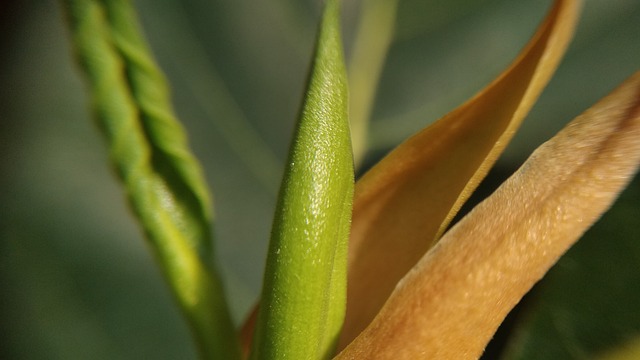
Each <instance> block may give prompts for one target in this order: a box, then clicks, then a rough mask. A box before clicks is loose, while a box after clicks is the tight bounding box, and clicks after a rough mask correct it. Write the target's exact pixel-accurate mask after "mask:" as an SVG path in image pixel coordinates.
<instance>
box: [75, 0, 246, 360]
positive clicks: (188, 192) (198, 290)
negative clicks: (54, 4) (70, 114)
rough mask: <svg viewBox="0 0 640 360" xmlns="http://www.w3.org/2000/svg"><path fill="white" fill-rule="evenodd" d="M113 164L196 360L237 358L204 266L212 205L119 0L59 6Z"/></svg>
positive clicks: (209, 268)
mask: <svg viewBox="0 0 640 360" xmlns="http://www.w3.org/2000/svg"><path fill="white" fill-rule="evenodd" d="M65 9H66V10H67V13H68V18H69V23H70V25H71V29H72V30H71V32H72V35H73V38H74V44H75V46H76V54H77V56H78V58H79V61H80V64H81V65H82V67H83V69H84V70H85V72H86V74H87V77H88V78H89V83H90V87H91V92H92V94H93V98H92V103H93V107H94V109H95V112H96V115H97V118H98V122H99V125H100V127H101V129H102V130H103V131H104V133H105V135H106V138H107V142H108V145H109V150H110V153H111V159H112V162H113V164H114V166H115V168H116V171H117V173H118V175H119V177H120V179H121V180H122V182H123V184H124V187H125V190H126V192H127V195H128V199H129V202H130V204H131V207H132V208H133V211H134V212H135V214H136V216H137V217H138V219H139V220H140V223H141V225H142V227H143V228H144V231H145V234H146V235H147V238H148V240H149V242H150V244H151V247H152V250H153V251H154V253H155V254H156V257H157V258H158V261H159V262H160V265H161V269H162V271H163V273H164V275H165V277H166V279H167V282H168V283H169V285H170V287H171V290H172V291H173V293H174V295H175V297H176V299H177V301H178V303H179V305H180V306H181V308H182V310H183V312H184V313H185V316H186V317H187V319H188V320H189V323H190V325H191V327H192V329H193V332H194V335H195V338H196V340H197V343H198V346H199V349H200V352H201V354H202V355H203V357H204V358H215V357H217V356H223V357H224V358H226V359H233V358H236V357H238V355H239V352H238V347H237V345H235V344H236V340H235V337H234V332H233V326H232V323H231V317H230V315H229V312H228V310H227V305H226V300H225V299H224V294H223V292H222V287H221V284H220V280H219V278H218V275H217V274H216V273H215V270H214V264H211V260H210V256H211V239H210V236H211V234H210V225H211V224H210V222H211V214H210V209H209V207H210V201H209V196H208V193H207V191H206V187H205V185H204V184H205V182H204V179H202V174H201V170H200V168H199V166H198V164H197V162H196V161H195V159H194V158H193V156H192V155H191V154H190V152H189V150H188V149H187V144H186V138H185V135H184V132H183V130H182V127H181V126H180V125H179V123H178V122H177V120H176V119H175V117H174V115H173V111H172V109H171V107H170V103H169V98H168V94H167V87H166V83H165V80H164V78H163V76H162V75H161V73H160V71H159V70H158V69H157V68H156V65H155V64H154V62H153V60H152V59H151V57H150V55H149V54H148V50H147V49H146V46H145V45H144V43H143V42H142V39H141V36H140V35H139V32H138V30H137V29H136V24H137V22H136V20H135V17H134V15H133V11H134V10H133V8H132V7H131V5H130V3H129V2H128V1H126V0H123V1H119V0H116V1H111V0H109V1H105V2H98V1H85V0H79V1H74V0H70V1H67V2H65Z"/></svg>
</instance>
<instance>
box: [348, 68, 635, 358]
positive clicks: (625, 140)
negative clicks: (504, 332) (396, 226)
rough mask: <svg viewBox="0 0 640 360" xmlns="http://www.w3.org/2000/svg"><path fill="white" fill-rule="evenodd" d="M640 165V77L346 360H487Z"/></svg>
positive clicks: (502, 193) (451, 241)
mask: <svg viewBox="0 0 640 360" xmlns="http://www.w3.org/2000/svg"><path fill="white" fill-rule="evenodd" d="M639 164H640V72H639V73H636V74H635V75H634V76H633V77H632V78H631V79H629V80H628V81H627V82H625V83H624V84H623V85H622V86H621V87H619V88H618V89H617V90H616V91H614V92H613V93H612V94H611V95H609V96H608V97H606V98H604V99H603V100H601V101H600V102H599V103H598V104H596V105H595V106H594V107H592V108H591V109H589V110H588V111H586V112H585V113H584V114H583V115H581V116H579V117H578V118H577V119H575V120H574V121H573V122H571V123H570V124H569V125H568V126H567V127H566V128H565V129H564V130H562V131H561V132H560V133H559V134H558V135H557V136H555V137H554V138H553V139H551V140H550V141H549V142H547V143H545V144H544V145H542V146H541V147H540V148H539V149H538V150H536V151H535V152H534V153H533V155H532V156H531V157H530V158H529V160H528V161H527V162H526V163H525V164H524V165H523V166H522V168H521V169H520V170H518V171H517V172H516V173H515V174H514V175H513V176H512V177H511V178H510V179H509V180H507V181H506V182H505V183H504V184H503V185H502V186H501V187H500V188H499V189H498V190H497V191H496V192H495V193H494V194H493V195H492V196H490V197H489V198H488V199H487V200H486V201H484V202H483V203H481V204H480V205H478V206H477V207H476V208H475V209H474V210H473V211H472V212H471V213H470V214H469V215H467V216H466V217H465V218H464V219H463V220H462V221H461V222H460V223H459V224H457V225H456V226H454V227H453V228H452V229H451V230H450V231H449V232H448V233H447V234H446V235H445V236H444V237H443V238H442V240H441V241H440V242H439V243H438V244H437V245H436V246H435V247H434V248H433V249H432V250H431V251H430V252H429V253H427V254H426V255H425V256H424V257H423V258H422V259H421V260H420V262H419V263H418V264H417V265H416V267H415V268H414V269H413V270H412V271H411V272H409V273H408V274H407V276H406V277H405V278H403V280H402V281H401V282H400V283H399V285H398V287H397V288H396V289H395V290H394V292H393V294H392V295H391V296H390V298H389V300H388V301H387V302H386V304H385V305H384V307H383V308H382V310H381V311H380V313H379V314H378V316H377V317H376V318H375V320H374V321H373V322H372V323H371V324H370V325H369V326H368V327H367V329H366V330H365V331H364V332H363V333H362V334H360V336H359V337H358V338H357V339H356V340H355V341H354V342H353V343H352V344H350V345H349V346H348V347H347V348H346V349H345V350H344V351H343V352H342V353H341V354H340V355H339V356H338V357H337V359H394V360H395V359H416V358H421V359H476V358H478V357H479V356H480V355H481V353H482V351H483V349H484V347H485V346H486V343H487V342H488V341H489V339H490V338H491V337H492V335H493V334H494V333H495V330H496V329H497V327H498V326H499V325H500V323H501V322H502V321H503V319H504V317H505V316H506V315H507V313H508V312H509V311H510V310H511V309H512V307H513V306H514V305H515V304H516V303H517V302H518V301H519V300H520V299H521V297H522V296H523V295H524V294H525V293H526V292H527V291H528V290H529V289H530V288H531V287H532V286H533V284H534V283H535V282H537V281H538V280H539V279H540V278H541V277H542V276H543V275H544V274H545V273H546V271H547V270H548V269H549V268H550V267H551V266H552V265H553V264H554V263H555V262H556V261H557V259H558V258H559V257H560V256H561V255H562V254H563V253H564V252H565V251H566V250H567V249H568V248H569V247H570V246H571V245H572V244H573V243H574V242H575V241H576V240H577V239H579V238H580V236H581V235H582V234H583V232H584V231H586V229H587V228H588V227H589V226H590V225H591V224H592V223H593V222H595V221H596V220H597V219H598V218H599V217H600V215H601V214H602V213H603V212H604V211H606V210H607V209H608V208H609V206H610V205H611V203H612V202H613V201H614V199H615V197H616V196H617V194H618V193H619V192H620V191H621V190H622V189H623V188H624V187H625V185H626V184H627V183H628V182H629V181H630V180H631V178H632V177H633V174H634V173H635V172H636V171H637V168H638V165H639ZM603 246H606V243H603Z"/></svg>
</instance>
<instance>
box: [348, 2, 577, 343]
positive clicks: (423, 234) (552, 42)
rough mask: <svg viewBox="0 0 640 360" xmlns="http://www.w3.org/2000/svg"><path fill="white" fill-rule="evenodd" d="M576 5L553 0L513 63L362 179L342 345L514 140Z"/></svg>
mask: <svg viewBox="0 0 640 360" xmlns="http://www.w3.org/2000/svg"><path fill="white" fill-rule="evenodd" d="M579 5H580V3H579V1H576V0H559V1H556V3H555V5H554V7H553V8H552V9H551V11H550V13H549V15H548V16H547V19H546V21H545V22H544V23H543V24H542V25H541V26H540V28H539V29H538V31H537V33H536V34H535V35H534V37H533V39H532V40H531V42H530V43H529V45H528V46H527V47H526V48H525V49H524V50H523V52H522V53H521V55H520V56H519V57H518V59H516V61H515V62H514V63H513V65H512V66H511V67H510V68H509V69H507V70H506V71H505V72H504V73H503V74H502V75H501V76H500V77H498V78H497V79H496V80H495V81H494V82H493V83H491V84H490V85H489V86H488V87H487V88H486V89H484V90H483V91H482V92H480V93H479V94H478V95H476V96H475V97H474V98H472V99H471V100H470V101H469V102H467V103H466V104H464V105H462V106H461V107H459V108H458V109H456V110H454V111H453V112H451V113H450V114H448V115H446V116H445V117H444V118H442V119H441V120H439V121H437V122H436V123H434V124H433V125H431V126H429V127H428V128H426V129H425V130H423V131H421V132H420V133H418V134H417V135H415V136H413V137H412V138H410V139H409V140H407V141H406V142H404V143H403V144H401V145H400V146H399V147H398V148H396V149H395V150H394V151H393V152H392V153H390V154H389V155H388V156H387V157H386V158H384V159H383V160H382V161H381V162H380V163H378V164H377V165H376V166H375V167H374V168H373V169H371V170H370V171H369V172H368V173H367V174H365V176H364V177H363V178H362V179H361V180H360V181H358V183H357V184H356V190H355V200H354V209H353V227H352V235H351V239H350V243H349V280H348V281H349V287H348V296H347V298H348V301H347V315H346V316H347V317H346V321H345V328H344V330H343V334H342V336H341V339H340V346H339V347H340V348H342V347H344V346H346V345H347V344H348V343H349V342H350V341H351V340H352V339H353V338H354V337H355V336H357V334H358V333H360V331H361V330H362V329H364V328H365V327H366V326H367V324H368V323H369V322H370V321H371V320H372V319H373V317H374V316H375V314H376V313H377V312H378V310H379V309H380V308H381V307H382V305H383V304H384V302H385V300H386V299H387V297H388V296H389V294H390V293H391V291H392V290H393V288H394V287H395V285H396V283H397V282H398V280H400V279H401V278H402V277H403V276H404V275H405V274H406V273H407V271H409V269H411V267H413V266H414V265H415V263H416V262H417V261H418V260H419V259H420V257H421V256H422V255H423V254H424V253H425V252H426V251H427V250H428V249H429V248H430V247H431V246H432V245H433V244H434V243H435V241H436V240H437V239H438V237H439V236H440V235H441V234H442V232H443V231H444V229H445V228H446V227H447V226H448V224H449V222H450V221H451V219H452V218H453V216H454V215H455V214H456V212H457V211H458V210H459V208H460V207H461V206H462V203H463V202H464V201H465V200H466V199H467V198H468V197H469V195H470V193H471V192H472V191H473V190H474V189H475V188H476V187H477V185H478V184H479V182H480V181H481V180H482V178H483V177H484V176H485V175H486V173H487V172H488V170H489V168H490V167H491V166H492V165H493V164H494V162H495V161H496V159H497V157H498V156H499V154H500V153H501V152H502V151H503V150H504V148H505V147H506V145H507V143H508V142H509V140H511V138H512V136H513V134H514V133H515V131H516V129H517V128H518V127H519V125H520V123H521V122H522V119H523V118H524V117H525V115H526V114H527V112H528V111H529V110H530V109H531V107H532V106H533V103H534V102H535V100H536V99H537V97H538V96H539V95H540V93H541V91H542V89H543V87H544V86H545V85H546V84H547V82H548V81H549V79H550V77H551V75H552V73H553V72H554V71H555V69H556V67H557V66H558V63H559V61H560V59H561V58H562V56H563V55H564V52H565V49H566V47H567V43H568V42H569V40H570V38H571V36H572V34H573V29H574V26H575V23H576V18H577V14H578V11H579ZM383 264H384V266H383Z"/></svg>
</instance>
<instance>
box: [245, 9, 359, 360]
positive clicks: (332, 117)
mask: <svg viewBox="0 0 640 360" xmlns="http://www.w3.org/2000/svg"><path fill="white" fill-rule="evenodd" d="M339 7H340V3H339V1H337V0H330V1H328V2H327V4H326V8H325V11H324V15H323V18H322V21H321V24H320V30H319V31H320V32H319V35H318V40H317V44H316V53H315V57H314V59H313V65H312V69H311V72H310V76H309V80H308V88H307V93H306V95H305V98H304V101H303V105H302V110H301V113H300V118H299V121H298V124H297V127H296V130H295V134H294V138H293V142H292V145H291V149H290V153H289V159H288V162H287V165H286V170H285V175H284V179H283V183H282V187H281V190H280V196H279V200H278V205H277V209H276V214H275V220H274V225H273V230H272V235H271V242H270V245H269V254H268V257H267V264H266V270H265V277H264V284H263V288H262V297H261V300H260V310H259V314H258V320H257V325H256V329H255V335H254V337H253V339H254V340H253V348H252V353H251V358H252V359H281V358H289V359H321V358H327V357H329V356H331V355H332V353H333V349H334V346H335V343H336V341H337V336H338V334H339V332H340V328H341V327H342V321H343V318H344V309H345V297H346V251H347V250H346V249H347V239H348V236H349V228H350V221H351V204H352V197H353V186H354V175H353V159H352V153H351V140H350V135H349V124H348V116H347V108H348V106H347V81H346V73H345V68H344V62H343V55H342V44H341V40H340V27H339V24H340V11H339V10H340V8H339Z"/></svg>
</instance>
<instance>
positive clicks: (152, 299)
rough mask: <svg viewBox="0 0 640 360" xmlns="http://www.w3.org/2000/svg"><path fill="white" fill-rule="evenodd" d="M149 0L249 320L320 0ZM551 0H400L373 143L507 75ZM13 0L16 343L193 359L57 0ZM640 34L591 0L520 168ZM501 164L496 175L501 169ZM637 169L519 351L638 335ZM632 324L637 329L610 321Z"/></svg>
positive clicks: (505, 336)
mask: <svg viewBox="0 0 640 360" xmlns="http://www.w3.org/2000/svg"><path fill="white" fill-rule="evenodd" d="M135 4H136V6H137V8H138V9H139V14H140V16H141V18H142V21H143V23H144V26H145V31H146V34H147V36H148V38H149V40H150V42H151V45H152V48H153V50H154V52H155V54H156V56H157V58H158V60H159V62H160V65H161V67H162V68H163V69H164V70H165V71H166V72H167V75H168V78H169V80H170V83H171V85H172V92H173V98H174V102H175V105H176V110H177V112H178V114H179V116H180V118H181V119H182V120H183V121H184V122H185V126H186V128H187V132H188V134H189V135H190V140H191V143H192V145H193V148H194V150H195V152H196V154H197V155H198V157H199V159H200V160H201V162H202V164H203V166H204V167H205V171H206V173H207V178H208V179H209V182H210V183H209V185H210V187H211V188H212V191H213V193H214V196H215V200H216V224H217V228H216V231H217V239H219V243H218V252H219V254H218V256H219V259H220V261H221V264H222V266H223V272H224V276H225V285H226V287H227V290H228V294H229V296H230V299H231V300H230V303H231V306H232V308H233V309H232V310H233V313H234V316H235V320H236V321H237V322H239V321H240V320H241V319H242V317H243V316H244V315H245V313H246V311H247V310H248V308H249V307H250V306H251V304H253V302H254V301H255V298H256V297H257V296H258V293H259V289H260V285H261V284H260V282H261V279H262V270H263V268H264V260H265V254H266V247H267V239H268V236H269V230H270V225H271V222H272V213H273V208H274V206H275V194H276V192H277V186H278V182H279V178H280V176H281V172H282V164H283V162H284V158H285V153H286V150H287V146H288V144H289V141H290V136H291V133H292V127H293V124H294V121H295V118H296V113H297V111H298V108H299V104H300V101H301V97H302V91H303V87H304V80H305V77H306V73H307V70H308V65H309V61H310V58H311V51H312V46H313V38H314V32H315V29H316V25H317V21H318V19H319V15H320V6H319V2H317V1H314V0H308V1H293V0H276V1H272V2H264V3H263V2H256V1H252V0H235V1H223V0H217V1H205V0H190V1H178V0H163V1H159V2H153V1H149V0H139V1H136V2H135ZM549 4H550V1H537V0H526V1H517V2H514V1H508V0H483V1H468V0H455V1H447V2H431V1H422V0H403V1H400V3H399V8H398V13H397V15H398V19H397V28H396V36H395V38H394V40H393V41H392V43H391V47H390V53H389V55H388V57H387V61H386V64H385V67H384V70H383V73H382V78H381V83H380V88H379V90H378V91H377V98H376V101H375V106H374V109H373V111H372V123H371V133H370V139H369V141H370V144H371V146H372V151H371V152H370V153H369V155H368V158H367V159H368V162H369V163H371V162H373V161H375V160H376V159H377V158H379V157H380V156H381V155H382V154H384V153H385V152H386V151H388V150H389V149H390V148H391V147H393V146H395V145H397V143H399V142H400V141H402V140H404V139H405V138H406V137H407V136H409V135H410V134H412V133H413V132H414V131H416V130H418V129H420V128H422V127H424V126H425V125H426V124H428V123H429V122H431V121H433V120H435V119H438V118H439V117H440V116H441V115H443V114H445V113H446V112H448V111H449V110H451V109H452V108H454V107H455V106H457V105H458V104H460V103H461V102H463V101H464V100H466V99H467V98H468V97H469V96H471V95H473V94H474V93H475V92H476V91H478V90H479V89H480V88H481V87H482V86H484V85H486V83H488V82H489V81H490V80H491V79H493V78H494V77H495V76H496V75H497V74H498V73H499V72H500V71H501V70H502V69H503V68H504V67H505V66H506V65H507V64H508V63H510V62H511V61H512V60H513V57H514V56H515V55H516V54H517V53H518V51H519V50H520V49H521V47H522V46H524V44H525V43H526V41H527V40H528V38H529V36H530V35H531V34H532V32H533V31H534V29H535V27H536V25H537V24H538V23H539V21H540V20H541V19H542V18H543V17H544V14H545V12H546V9H547V8H548V6H549ZM2 7H3V8H2V9H0V10H1V11H0V14H1V16H2V21H1V22H0V25H1V26H2V30H3V31H2V32H1V33H0V36H1V37H2V40H3V41H2V42H1V43H0V46H2V49H1V51H2V58H1V60H0V61H1V62H0V65H1V67H0V83H1V84H2V85H3V88H2V91H1V92H0V105H1V106H0V119H1V120H2V122H1V124H2V125H1V126H2V128H1V130H0V154H1V157H0V166H1V167H2V170H1V171H2V172H1V174H2V177H1V178H0V185H1V186H2V192H1V193H0V197H1V198H0V201H1V202H0V203H1V204H2V214H0V239H1V240H0V286H1V287H2V288H1V289H0V291H1V295H0V299H1V300H0V301H1V302H0V306H1V307H0V316H1V317H0V329H2V336H1V339H2V340H0V341H2V344H0V357H2V358H20V359H41V358H47V359H85V358H91V359H113V358H118V359H138V358H154V359H176V358H181V359H189V358H195V356H196V353H195V351H194V348H193V345H192V343H191V340H190V339H189V332H188V329H187V327H186V325H185V324H184V323H183V321H182V319H181V318H180V317H179V313H178V310H177V308H176V307H175V306H174V304H173V302H172V299H171V297H170V294H169V292H168V291H167V289H166V287H165V285H164V284H163V283H162V281H161V278H160V274H159V271H158V270H157V268H156V266H155V264H154V263H153V261H152V258H151V255H150V253H149V252H148V249H147V248H146V246H145V245H144V241H143V240H142V234H141V233H140V231H139V230H138V228H137V226H136V225H135V224H134V222H133V220H132V218H131V216H130V213H129V211H128V209H127V207H126V205H125V201H124V197H123V195H122V193H121V191H120V189H119V188H118V186H117V184H116V181H115V179H114V176H113V174H112V173H110V170H109V168H108V166H107V154H106V151H105V150H104V144H103V141H102V139H101V138H100V135H99V133H98V131H97V130H96V129H95V128H94V124H93V123H92V122H91V121H90V120H89V119H90V115H89V110H88V104H87V99H88V98H87V94H85V92H84V91H85V87H84V86H83V84H82V82H81V80H80V77H79V75H78V73H77V70H76V68H75V64H74V63H73V61H72V58H71V54H70V48H69V45H68V34H66V33H65V31H64V27H63V23H62V21H63V17H62V15H61V12H60V9H59V8H58V4H57V3H56V2H53V1H20V2H13V3H11V2H7V3H5V4H3V5H2ZM359 11H360V2H358V1H354V2H345V9H344V13H345V14H344V17H343V22H344V29H345V31H346V33H345V35H346V37H345V47H346V49H345V52H346V56H347V58H348V57H349V56H350V49H351V45H352V39H353V33H354V29H355V28H356V25H357V20H358V14H359ZM638 34H640V2H638V1H636V0H614V1H612V0H586V1H585V6H584V11H583V17H582V19H581V22H580V25H579V27H578V30H577V34H576V38H575V40H574V42H573V44H572V45H571V47H570V49H569V53H568V55H567V57H566V58H565V60H564V61H563V63H562V65H561V66H560V68H559V70H558V72H557V75H556V76H555V77H554V79H553V80H552V81H551V83H550V85H549V86H548V88H547V90H546V91H545V92H544V93H543V95H542V97H541V99H540V101H539V102H538V104H537V105H536V106H535V107H534V109H533V111H532V113H531V115H530V116H529V117H528V119H527V120H526V121H525V123H524V125H523V129H522V130H521V131H520V133H518V135H516V137H515V139H514V141H513V143H512V145H511V146H510V147H509V148H508V150H507V153H506V154H505V156H503V158H502V159H501V160H500V161H499V163H498V167H497V171H496V172H494V173H493V174H497V173H499V172H501V171H502V172H504V173H506V174H508V173H510V172H512V171H513V170H514V169H515V168H516V167H517V166H518V165H519V164H520V163H521V162H522V161H523V160H524V159H525V158H526V156H528V154H529V153H530V152H531V151H532V150H533V149H534V148H535V147H536V146H537V145H539V144H540V143H541V142H543V141H544V140H546V139H547V138H549V137H550V136H551V135H552V134H554V133H555V132H557V131H558V130H559V129H560V128H561V127H562V126H563V125H564V124H565V123H566V122H568V121H569V120H570V119H572V118H573V117H575V116H576V115H578V114H579V113H581V112H582V111H583V110H584V109H586V108H588V107H589V106H590V105H592V104H593V103H595V102H596V101H597V100H598V99H599V98H601V97H602V96H604V95H605V94H606V93H608V92H609V91H610V90H611V89H613V88H614V87H615V85H617V84H619V83H620V82H621V81H622V80H623V79H625V78H626V77H628V76H629V75H630V74H632V73H633V72H635V71H636V70H637V69H638V67H639V66H640V62H639V61H638V59H640V41H638ZM503 169H504V170H503ZM502 179H503V178H502V177H500V176H497V177H495V176H494V177H491V176H490V177H489V179H488V181H487V183H486V184H485V187H486V188H492V187H493V184H492V182H493V183H499V182H500V181H501V180H502ZM638 186H639V184H638V182H637V180H636V181H635V182H634V183H632V185H631V187H630V189H628V190H627V191H626V192H625V193H624V194H623V195H622V198H621V199H620V201H619V202H618V204H617V205H616V206H615V207H614V208H613V210H612V211H611V212H610V213H609V214H607V215H605V217H604V218H603V220H602V221H601V222H600V223H599V224H597V225H596V227H594V229H593V230H592V231H590V232H589V233H588V235H587V236H586V237H585V238H584V239H583V240H581V242H579V243H578V245H577V246H576V247H575V249H573V250H571V251H570V252H569V253H568V254H567V256H566V257H565V258H564V259H562V260H561V262H560V263H559V264H558V266H556V267H555V268H554V270H553V271H552V272H551V273H550V274H549V276H548V278H547V279H545V281H543V282H542V283H541V284H540V286H539V287H538V288H537V289H536V290H535V291H534V293H533V294H532V295H531V296H530V297H529V298H528V299H527V301H526V302H525V304H524V307H523V308H522V310H520V311H518V312H517V313H515V314H514V316H513V317H512V318H511V319H510V320H509V324H511V323H513V324H516V325H515V326H514V327H512V328H508V329H506V330H504V329H503V330H501V332H500V333H499V336H498V337H499V338H500V339H499V340H500V341H501V342H502V343H508V341H509V339H511V337H510V336H509V335H512V334H513V336H514V338H515V342H514V343H513V345H512V346H513V347H515V348H510V351H509V355H508V357H507V358H509V359H534V358H535V359H538V358H545V357H544V355H543V354H541V353H534V352H532V351H531V349H540V348H541V346H540V345H537V343H536V342H535V341H540V340H539V339H540V338H539V337H538V335H536V334H540V333H546V336H547V337H546V338H544V339H545V340H544V341H545V347H544V348H545V349H546V350H548V354H550V355H547V357H546V358H549V359H551V358H558V356H559V357H560V358H579V357H580V356H583V355H585V354H588V355H589V356H591V354H593V353H594V352H595V353H597V354H600V353H603V352H605V351H606V350H607V348H608V347H610V346H612V345H613V344H612V343H611V342H612V341H614V342H617V341H618V340H620V339H621V338H628V339H629V340H631V339H632V338H633V336H634V332H635V334H636V335H637V334H640V320H638V319H639V318H640V315H639V312H640V309H639V308H638V307H637V306H633V304H637V303H638V301H637V299H638V294H637V286H636V287H635V288H634V286H633V285H631V284H637V283H638V282H639V280H640V270H639V269H638V266H637V264H638V263H639V261H638V260H639V259H638V255H637V254H638V253H639V251H640V250H639V247H640V242H639V241H638V240H639V239H640V232H639V229H638V225H637V219H638V211H639V209H640V194H639V192H638ZM585 272H586V274H585ZM594 274H597V276H596V275H594ZM546 280H549V281H546ZM596 281H597V282H596ZM596 284H597V285H596ZM634 289H636V290H635V291H636V293H634V292H633V290H634ZM591 290H593V291H591ZM603 295H607V297H604V298H603V297H602V296H603ZM614 300H615V301H614ZM575 301H578V302H581V304H580V305H577V303H575ZM625 304H627V306H625ZM611 306H613V308H612V307H611ZM569 310H571V311H569ZM590 314H591V315H593V316H595V317H596V318H599V320H597V321H592V320H593V318H592V317H591V315H590ZM585 323H588V324H591V325H594V326H595V327H596V328H599V329H600V330H598V331H600V332H592V330H591V327H590V326H586V325H585ZM598 324H601V325H598ZM549 327H551V330H549ZM601 330H605V331H606V332H604V333H603V332H601ZM550 331H551V334H559V335H556V336H553V335H550V334H549V333H548V332H550ZM594 331H595V330H594ZM615 334H618V335H620V337H618V335H616V339H613V338H612V337H610V336H609V335H615ZM594 338H597V340H594ZM532 339H538V340H535V341H534V340H532ZM552 341H553V342H554V345H550V342H552ZM492 346H497V345H492ZM491 349H493V348H491ZM496 349H497V350H495V352H494V351H493V350H491V352H490V353H488V354H487V356H486V357H487V358H495V357H496V356H498V355H497V354H499V353H500V352H501V351H500V349H501V345H500V346H497V347H496ZM558 354H561V355H558Z"/></svg>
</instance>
